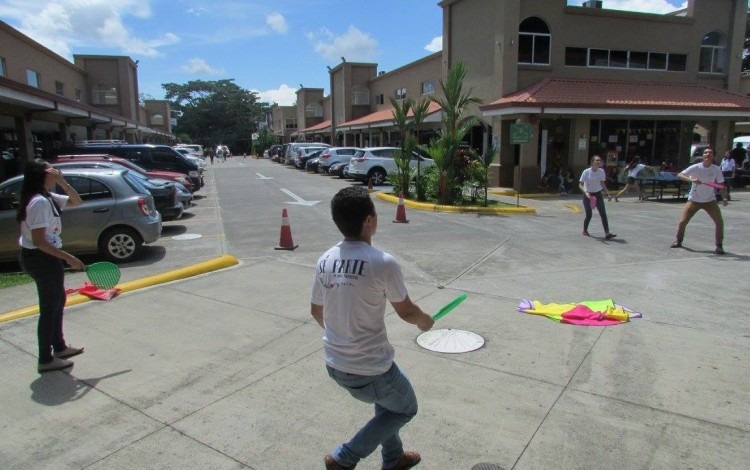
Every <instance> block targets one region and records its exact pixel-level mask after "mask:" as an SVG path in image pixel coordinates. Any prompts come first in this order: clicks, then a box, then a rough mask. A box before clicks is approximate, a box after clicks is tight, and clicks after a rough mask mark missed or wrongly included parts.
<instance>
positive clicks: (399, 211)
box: [393, 192, 409, 224]
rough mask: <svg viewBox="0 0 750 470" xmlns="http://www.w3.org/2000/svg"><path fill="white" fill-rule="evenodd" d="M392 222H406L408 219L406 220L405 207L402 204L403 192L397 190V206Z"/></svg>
mask: <svg viewBox="0 0 750 470" xmlns="http://www.w3.org/2000/svg"><path fill="white" fill-rule="evenodd" d="M393 222H394V223H398V224H408V223H409V221H408V220H406V207H405V206H404V193H403V192H399V193H398V208H396V218H395V219H394V221H393Z"/></svg>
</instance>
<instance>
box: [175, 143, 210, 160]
mask: <svg viewBox="0 0 750 470" xmlns="http://www.w3.org/2000/svg"><path fill="white" fill-rule="evenodd" d="M177 147H183V148H186V149H190V151H192V152H193V153H194V154H195V155H197V156H199V157H200V158H205V157H206V154H205V153H204V152H203V146H202V145H198V144H177V145H175V148H177Z"/></svg>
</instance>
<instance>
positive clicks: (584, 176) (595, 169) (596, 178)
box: [578, 155, 617, 240]
mask: <svg viewBox="0 0 750 470" xmlns="http://www.w3.org/2000/svg"><path fill="white" fill-rule="evenodd" d="M601 166H602V157H600V156H599V155H594V157H593V158H592V159H591V167H590V168H586V169H585V170H583V173H581V178H580V180H579V183H578V187H579V188H581V193H583V210H584V211H585V212H586V218H585V219H584V220H583V233H582V235H583V236H584V237H588V236H590V235H589V222H591V217H592V215H593V211H592V210H591V202H592V198H595V201H596V209H597V210H598V211H599V216H600V217H601V218H602V227H604V238H605V239H607V240H610V239H612V238H615V237H616V236H617V235H615V234H614V233H611V232H610V231H609V221H608V220H607V210H606V209H605V207H604V197H603V196H602V191H606V192H607V198H608V199H609V200H611V199H612V196H610V195H609V190H608V189H607V185H606V182H607V175H606V173H604V170H603V169H602V168H601Z"/></svg>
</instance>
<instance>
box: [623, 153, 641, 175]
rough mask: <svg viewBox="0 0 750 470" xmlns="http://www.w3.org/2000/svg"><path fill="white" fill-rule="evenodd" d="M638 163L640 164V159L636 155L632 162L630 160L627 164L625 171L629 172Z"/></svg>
mask: <svg viewBox="0 0 750 470" xmlns="http://www.w3.org/2000/svg"><path fill="white" fill-rule="evenodd" d="M639 163H641V157H639V156H637V155H636V156H635V157H633V159H632V160H630V163H628V166H626V167H625V170H626V171H630V170H632V169H633V168H635V166H636V165H637V164H639Z"/></svg>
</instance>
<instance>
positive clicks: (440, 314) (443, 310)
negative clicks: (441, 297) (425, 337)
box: [432, 292, 466, 320]
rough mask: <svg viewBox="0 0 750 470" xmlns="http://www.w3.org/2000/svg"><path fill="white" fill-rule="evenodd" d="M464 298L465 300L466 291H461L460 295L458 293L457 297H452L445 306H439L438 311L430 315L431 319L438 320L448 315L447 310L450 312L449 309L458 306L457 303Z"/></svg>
mask: <svg viewBox="0 0 750 470" xmlns="http://www.w3.org/2000/svg"><path fill="white" fill-rule="evenodd" d="M464 300H466V292H462V293H461V295H459V296H458V297H456V298H455V299H453V300H452V301H451V302H450V303H449V304H447V305H446V306H445V307H443V308H441V309H440V311H439V312H438V313H436V314H435V315H433V316H432V319H433V320H440V319H441V318H443V317H444V316H446V315H448V312H450V311H451V310H453V309H454V308H456V307H457V306H458V304H460V303H461V302H463V301H464Z"/></svg>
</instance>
